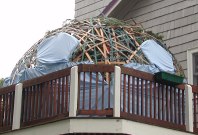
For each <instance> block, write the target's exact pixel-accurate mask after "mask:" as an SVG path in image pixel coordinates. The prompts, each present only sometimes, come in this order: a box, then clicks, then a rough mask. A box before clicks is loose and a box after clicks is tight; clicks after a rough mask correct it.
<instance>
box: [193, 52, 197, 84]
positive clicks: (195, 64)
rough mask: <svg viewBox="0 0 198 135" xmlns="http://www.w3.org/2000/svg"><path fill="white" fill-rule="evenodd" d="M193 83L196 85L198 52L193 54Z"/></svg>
mask: <svg viewBox="0 0 198 135" xmlns="http://www.w3.org/2000/svg"><path fill="white" fill-rule="evenodd" d="M193 84H194V85H198V53H195V54H193Z"/></svg>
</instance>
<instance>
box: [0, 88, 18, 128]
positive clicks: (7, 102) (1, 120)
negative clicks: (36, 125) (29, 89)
mask: <svg viewBox="0 0 198 135" xmlns="http://www.w3.org/2000/svg"><path fill="white" fill-rule="evenodd" d="M14 95H15V86H14V85H12V86H9V87H5V88H2V89H1V91H0V102H1V104H0V131H6V130H11V129H12V121H13V111H14Z"/></svg>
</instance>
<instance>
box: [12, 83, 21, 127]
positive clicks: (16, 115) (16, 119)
mask: <svg viewBox="0 0 198 135" xmlns="http://www.w3.org/2000/svg"><path fill="white" fill-rule="evenodd" d="M22 90H23V84H22V83H19V84H17V85H16V86H15V98H14V112H13V123H12V130H15V129H19V128H20V122H21V121H20V120H21V104H22Z"/></svg>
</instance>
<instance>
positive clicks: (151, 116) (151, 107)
mask: <svg viewBox="0 0 198 135" xmlns="http://www.w3.org/2000/svg"><path fill="white" fill-rule="evenodd" d="M152 84H153V82H152V81H150V118H153V115H152V113H153V111H152V109H153V105H152V93H153V91H152V86H153V85H152Z"/></svg>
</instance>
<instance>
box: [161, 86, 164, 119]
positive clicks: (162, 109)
mask: <svg viewBox="0 0 198 135" xmlns="http://www.w3.org/2000/svg"><path fill="white" fill-rule="evenodd" d="M161 92H162V120H165V119H164V112H165V111H164V85H162V90H161Z"/></svg>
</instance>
